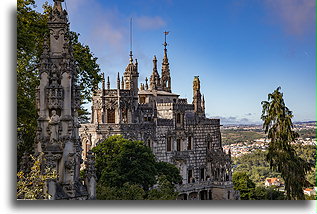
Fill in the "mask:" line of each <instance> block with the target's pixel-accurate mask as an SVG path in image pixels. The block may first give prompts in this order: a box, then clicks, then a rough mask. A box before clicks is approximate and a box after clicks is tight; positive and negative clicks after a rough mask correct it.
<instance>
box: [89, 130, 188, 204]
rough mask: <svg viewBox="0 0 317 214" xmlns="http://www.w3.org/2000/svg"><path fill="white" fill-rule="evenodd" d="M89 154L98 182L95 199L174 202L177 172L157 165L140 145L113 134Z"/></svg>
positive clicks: (147, 150) (172, 167)
mask: <svg viewBox="0 0 317 214" xmlns="http://www.w3.org/2000/svg"><path fill="white" fill-rule="evenodd" d="M92 151H93V152H94V154H95V161H96V164H95V166H96V174H97V179H98V185H97V199H102V200H115V199H118V200H121V199H126V200H139V199H140V198H142V199H144V200H147V199H148V200H174V199H176V197H177V195H178V193H177V192H175V184H176V183H179V182H180V181H181V179H182V178H181V176H180V174H179V170H178V169H177V168H176V167H175V166H174V165H172V164H169V163H164V162H157V161H156V160H155V156H154V154H153V152H152V151H151V149H150V148H149V147H147V146H145V145H144V143H143V142H141V141H131V140H127V139H124V138H123V137H122V136H121V135H115V136H111V137H109V138H107V139H106V140H104V141H103V142H100V143H99V144H98V145H96V147H94V148H93V149H92ZM140 189H141V190H142V191H141V190H140ZM98 194H99V195H98ZM124 195H126V196H124ZM129 195H130V196H129ZM127 197H128V198H129V199H127Z"/></svg>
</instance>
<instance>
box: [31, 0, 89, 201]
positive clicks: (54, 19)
mask: <svg viewBox="0 0 317 214" xmlns="http://www.w3.org/2000/svg"><path fill="white" fill-rule="evenodd" d="M61 2H63V0H54V6H53V9H52V12H51V14H50V16H49V20H48V28H49V36H46V37H45V39H44V47H43V53H42V55H41V61H40V65H41V66H40V76H39V77H40V85H39V86H38V88H37V110H38V115H39V117H38V128H37V134H36V136H37V137H36V140H35V142H36V144H35V145H36V146H35V154H36V155H39V154H43V161H42V165H41V167H42V170H45V169H46V168H52V169H53V170H56V172H57V179H56V180H52V181H50V182H49V184H48V190H47V191H48V193H49V194H50V195H51V199H87V197H88V194H87V189H86V187H85V186H83V185H82V183H81V182H80V179H79V169H80V164H81V162H82V159H81V141H80V137H79V133H78V128H79V127H80V125H79V123H78V113H77V110H78V109H79V108H80V90H79V86H78V85H77V71H76V66H75V60H74V57H73V50H72V45H71V43H70V38H69V24H68V20H67V12H66V10H63V9H62V5H61Z"/></svg>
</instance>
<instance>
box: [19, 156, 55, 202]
mask: <svg viewBox="0 0 317 214" xmlns="http://www.w3.org/2000/svg"><path fill="white" fill-rule="evenodd" d="M31 157H32V156H31ZM42 157H43V155H42V154H41V155H39V156H38V157H37V158H36V159H35V158H34V157H32V159H33V161H34V164H33V166H32V167H31V171H30V172H28V173H25V172H23V171H20V172H18V174H17V179H18V181H17V198H18V199H28V200H36V199H48V198H49V197H50V196H49V195H48V194H47V193H45V188H46V181H47V180H49V179H56V178H57V174H56V171H53V170H51V169H48V168H47V169H45V172H44V173H42V171H41V162H42Z"/></svg>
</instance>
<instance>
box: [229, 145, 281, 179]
mask: <svg viewBox="0 0 317 214" xmlns="http://www.w3.org/2000/svg"><path fill="white" fill-rule="evenodd" d="M266 156H267V151H261V150H256V151H254V152H252V153H248V154H245V155H242V156H240V157H237V158H234V159H233V165H234V166H233V168H234V172H247V174H248V176H250V179H251V180H252V181H253V182H254V183H256V184H257V185H264V182H265V179H266V178H273V177H278V178H280V173H278V172H275V171H273V170H271V169H270V165H269V163H268V162H267V161H266Z"/></svg>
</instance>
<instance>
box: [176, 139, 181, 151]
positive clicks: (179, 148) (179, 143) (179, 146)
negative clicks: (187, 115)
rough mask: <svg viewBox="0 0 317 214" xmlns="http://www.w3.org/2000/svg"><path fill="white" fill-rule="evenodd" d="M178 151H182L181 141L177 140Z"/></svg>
mask: <svg viewBox="0 0 317 214" xmlns="http://www.w3.org/2000/svg"><path fill="white" fill-rule="evenodd" d="M176 150H177V151H180V150H181V139H177V140H176Z"/></svg>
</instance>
